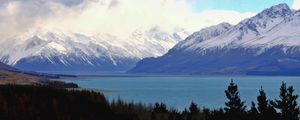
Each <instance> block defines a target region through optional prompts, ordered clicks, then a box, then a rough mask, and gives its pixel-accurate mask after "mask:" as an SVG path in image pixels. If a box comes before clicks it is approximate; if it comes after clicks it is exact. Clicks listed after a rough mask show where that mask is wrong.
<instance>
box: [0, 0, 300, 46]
mask: <svg viewBox="0 0 300 120" xmlns="http://www.w3.org/2000/svg"><path fill="white" fill-rule="evenodd" d="M279 3H287V4H288V5H289V6H290V7H291V8H293V9H299V8H300V0H0V37H1V40H3V39H8V38H11V37H13V36H18V35H20V34H24V33H35V32H37V31H54V30H55V31H56V30H57V31H63V32H78V33H83V34H87V35H93V34H96V33H100V32H101V33H109V34H113V35H118V36H125V35H128V34H130V33H131V32H132V31H134V30H136V29H148V28H151V27H154V26H158V27H160V28H161V29H163V30H165V31H172V30H174V29H177V28H184V29H186V30H187V31H189V32H193V31H197V30H200V29H201V28H203V27H207V26H211V25H215V24H218V23H221V22H229V23H231V24H236V23H238V22H239V21H240V20H242V19H245V18H248V17H251V16H253V15H255V14H256V13H258V12H260V11H262V10H263V9H265V8H267V7H270V6H272V5H276V4H279Z"/></svg>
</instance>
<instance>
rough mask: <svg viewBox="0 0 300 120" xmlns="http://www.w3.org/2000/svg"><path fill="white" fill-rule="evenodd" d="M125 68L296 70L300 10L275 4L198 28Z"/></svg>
mask: <svg viewBox="0 0 300 120" xmlns="http://www.w3.org/2000/svg"><path fill="white" fill-rule="evenodd" d="M129 72H133V73H186V74H285V75H287V74H289V75H294V74H300V11H295V10H291V9H290V8H289V7H288V5H286V4H279V5H275V6H272V7H270V8H268V9H265V10H264V11H262V12H261V13H259V14H257V15H256V16H254V17H252V18H249V19H245V20H243V21H241V22H240V23H239V24H237V25H235V26H231V25H228V24H226V23H223V24H219V25H217V26H212V27H209V28H206V29H203V30H200V31H199V32H195V33H194V34H192V35H191V36H189V37H187V39H186V40H184V41H181V42H179V43H178V44H177V45H175V46H174V47H173V48H172V49H171V50H170V51H169V52H168V53H167V54H165V55H164V56H161V57H158V58H146V59H143V60H142V61H140V62H138V63H137V66H136V67H135V68H133V69H132V70H130V71H129Z"/></svg>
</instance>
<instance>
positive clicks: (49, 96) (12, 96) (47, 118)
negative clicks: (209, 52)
mask: <svg viewBox="0 0 300 120" xmlns="http://www.w3.org/2000/svg"><path fill="white" fill-rule="evenodd" d="M258 93H259V95H258V97H257V101H256V103H257V104H255V103H254V102H252V106H251V107H247V106H245V102H244V101H242V100H241V99H240V97H239V92H238V87H237V85H236V84H234V83H233V82H231V83H230V85H229V86H228V89H227V90H225V95H226V97H227V98H228V101H226V103H225V106H226V107H225V108H220V109H216V110H210V109H207V108H202V109H200V108H199V107H198V106H197V104H196V103H193V102H192V103H191V105H190V106H189V107H188V109H186V110H184V111H177V110H176V109H167V107H166V105H165V104H163V103H155V104H154V105H148V106H146V105H143V104H134V103H125V102H123V101H122V100H117V101H113V102H108V101H107V100H106V99H105V97H104V96H103V95H102V94H100V93H97V92H93V91H76V90H66V89H57V88H53V87H49V86H15V85H2V86H0V119H1V120H299V119H298V116H299V114H300V110H299V107H298V105H297V102H296V100H297V98H298V95H294V88H293V87H292V86H287V85H286V84H285V83H282V85H281V87H280V94H279V99H276V100H268V99H267V96H266V94H265V92H264V90H263V88H261V89H260V90H259V91H258Z"/></svg>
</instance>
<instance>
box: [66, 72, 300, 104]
mask: <svg viewBox="0 0 300 120" xmlns="http://www.w3.org/2000/svg"><path fill="white" fill-rule="evenodd" d="M231 79H233V80H234V82H235V83H236V84H237V85H238V88H239V91H240V96H241V99H242V100H244V101H246V104H247V105H250V104H251V101H256V97H257V95H258V90H259V89H260V87H261V86H263V88H264V89H265V92H266V94H267V96H268V98H269V99H272V100H273V99H274V98H278V95H279V87H280V85H281V83H282V81H284V82H286V83H287V85H292V86H293V87H294V88H295V89H296V91H295V92H296V94H299V91H300V77H286V76H217V77H215V76H176V77H170V76H166V77H153V76H152V77H149V76H148V77H128V76H126V77H120V76H116V77H114V76H110V77H82V78H79V79H78V80H71V81H70V82H74V83H77V84H78V85H79V86H80V87H83V88H90V89H99V90H103V91H104V92H103V94H104V95H105V96H106V97H107V98H108V99H109V100H113V99H117V98H121V99H122V100H125V101H128V102H136V103H138V102H142V103H144V104H153V103H155V102H163V103H165V104H167V106H168V107H169V108H170V107H173V108H177V109H179V110H183V109H184V108H186V107H188V106H189V105H190V103H191V102H192V101H194V102H196V103H197V104H198V105H199V106H201V107H204V106H205V107H208V108H220V107H223V106H224V103H225V101H226V98H225V93H224V91H225V89H227V86H228V85H229V83H230V81H231ZM298 102H300V100H299V99H298Z"/></svg>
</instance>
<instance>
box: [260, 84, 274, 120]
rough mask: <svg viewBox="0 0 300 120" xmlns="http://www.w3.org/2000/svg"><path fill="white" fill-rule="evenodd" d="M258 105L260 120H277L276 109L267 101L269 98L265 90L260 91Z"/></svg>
mask: <svg viewBox="0 0 300 120" xmlns="http://www.w3.org/2000/svg"><path fill="white" fill-rule="evenodd" d="M257 102H258V103H257V105H258V112H259V120H275V119H276V116H277V113H276V110H275V108H274V107H273V106H272V105H271V104H270V103H269V100H267V96H266V93H265V91H264V90H263V88H262V87H261V88H260V90H259V96H258V97H257Z"/></svg>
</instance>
